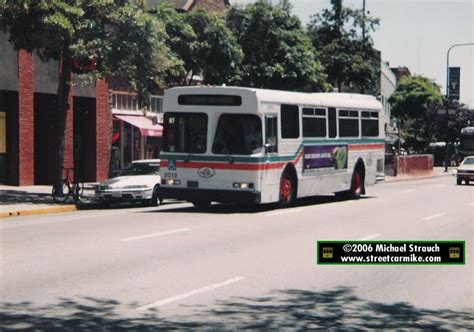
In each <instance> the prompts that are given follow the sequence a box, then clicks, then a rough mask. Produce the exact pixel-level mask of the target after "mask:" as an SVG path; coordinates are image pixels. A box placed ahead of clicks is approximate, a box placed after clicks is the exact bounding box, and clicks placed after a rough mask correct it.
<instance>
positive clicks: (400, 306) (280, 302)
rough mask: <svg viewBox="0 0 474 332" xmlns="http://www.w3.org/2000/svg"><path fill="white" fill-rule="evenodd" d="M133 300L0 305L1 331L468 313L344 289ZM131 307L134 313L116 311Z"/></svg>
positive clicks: (398, 325)
mask: <svg viewBox="0 0 474 332" xmlns="http://www.w3.org/2000/svg"><path fill="white" fill-rule="evenodd" d="M137 306H138V305H137V304H136V303H132V304H129V305H123V304H120V303H119V302H117V301H115V300H107V299H97V298H90V297H84V298H81V299H80V300H79V301H76V300H71V299H60V300H59V301H58V303H56V304H50V305H45V306H35V305H34V304H33V303H31V302H21V303H2V304H1V307H0V329H1V330H2V331H13V330H14V331H27V330H35V331H51V330H61V331H65V330H66V331H67V330H93V331H95V330H102V331H103V330H105V331H125V330H134V331H137V330H161V329H163V330H169V329H179V330H188V329H195V328H200V329H205V330H240V329H252V330H253V329H258V330H282V329H283V330H306V329H321V330H322V329H324V330H327V329H329V330H353V331H362V330H367V329H389V330H401V329H404V330H405V329H406V330H430V331H446V330H452V331H456V330H472V329H474V315H473V313H472V311H471V312H469V311H455V310H449V309H446V310H430V309H423V308H417V307H415V306H413V305H411V304H409V303H405V302H397V303H378V302H372V301H367V300H364V299H361V298H359V297H357V296H355V295H354V294H353V292H352V290H351V289H350V288H337V289H333V290H329V291H323V292H313V291H308V290H297V289H293V290H284V291H275V292H272V293H271V294H270V295H269V296H267V297H262V298H245V297H237V298H231V299H230V300H229V301H219V302H217V303H216V304H215V305H214V306H213V307H212V309H203V308H202V307H191V308H192V309H193V310H194V313H193V314H191V315H189V316H175V317H172V318H164V317H160V315H159V311H147V312H145V314H142V312H139V311H135V310H134V309H135V308H137ZM123 309H128V310H130V309H132V312H135V313H136V314H134V315H121V314H120V313H119V312H120V311H121V310H123Z"/></svg>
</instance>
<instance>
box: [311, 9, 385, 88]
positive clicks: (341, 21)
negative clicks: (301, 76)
mask: <svg viewBox="0 0 474 332" xmlns="http://www.w3.org/2000/svg"><path fill="white" fill-rule="evenodd" d="M331 3H332V8H331V9H325V10H323V12H322V13H320V14H316V15H314V16H312V18H311V21H310V23H309V24H308V27H307V28H308V34H309V36H310V38H311V40H312V42H313V45H314V47H316V48H317V49H318V50H319V51H320V54H319V59H320V61H321V63H322V64H323V66H324V68H325V72H326V74H327V76H328V81H329V82H330V83H331V84H332V85H333V86H334V87H337V88H338V90H339V91H343V90H344V88H345V87H353V88H355V87H358V88H359V89H360V91H361V92H364V91H365V90H366V89H373V88H374V87H375V83H376V82H377V75H378V73H379V69H378V66H379V65H380V62H379V61H380V60H379V52H378V51H377V50H375V49H374V48H373V41H372V39H371V38H370V35H369V33H370V32H373V31H375V29H376V27H377V25H378V24H379V20H378V19H375V18H371V17H369V16H365V15H364V13H363V12H362V10H355V9H351V8H348V7H344V6H343V5H342V0H331ZM364 29H365V35H364V34H363V30H364Z"/></svg>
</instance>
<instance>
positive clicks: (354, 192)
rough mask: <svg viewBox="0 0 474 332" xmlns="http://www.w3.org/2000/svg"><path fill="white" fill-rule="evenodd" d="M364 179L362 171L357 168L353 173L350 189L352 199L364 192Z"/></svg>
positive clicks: (357, 197)
mask: <svg viewBox="0 0 474 332" xmlns="http://www.w3.org/2000/svg"><path fill="white" fill-rule="evenodd" d="M363 180H364V178H363V176H362V173H361V171H360V170H359V169H356V170H355V171H354V174H352V182H351V189H350V191H349V196H350V198H351V199H359V198H360V195H361V194H362V186H363Z"/></svg>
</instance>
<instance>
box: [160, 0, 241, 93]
mask: <svg viewBox="0 0 474 332" xmlns="http://www.w3.org/2000/svg"><path fill="white" fill-rule="evenodd" d="M156 18H157V19H158V20H160V21H161V22H162V23H163V24H164V26H165V29H166V37H165V40H166V44H167V46H168V47H169V49H170V50H171V52H172V53H173V54H174V56H175V57H176V58H177V59H178V61H179V67H176V68H177V70H176V71H175V72H174V74H175V75H170V76H169V77H168V78H167V79H166V81H167V84H168V85H173V84H185V85H186V84H191V83H192V78H193V76H194V75H198V74H200V75H202V76H203V82H204V83H206V84H222V83H227V82H228V81H232V80H235V79H236V77H238V73H239V65H240V62H241V60H242V50H241V48H240V46H239V44H238V43H237V40H236V39H235V37H234V35H233V34H232V32H231V31H230V30H229V28H228V27H227V26H226V25H225V20H224V19H223V18H222V17H221V16H219V15H217V14H216V13H211V12H207V11H203V10H198V11H195V12H191V13H178V12H177V11H176V10H175V9H174V7H172V6H170V5H169V4H161V5H160V6H158V7H157V11H156Z"/></svg>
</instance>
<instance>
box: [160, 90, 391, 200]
mask: <svg viewBox="0 0 474 332" xmlns="http://www.w3.org/2000/svg"><path fill="white" fill-rule="evenodd" d="M163 106H164V134H163V147H162V152H161V156H160V158H161V178H162V180H161V188H160V195H161V196H162V197H163V198H176V199H181V200H187V201H189V202H192V203H193V204H194V205H195V206H196V207H198V208H204V207H207V206H208V205H209V204H210V203H211V202H229V203H250V204H258V203H271V202H279V203H280V204H281V205H282V206H288V205H291V204H293V203H294V202H295V200H296V199H297V198H300V197H307V196H314V195H321V194H328V193H335V194H336V195H338V196H342V197H347V198H359V197H360V195H361V194H365V188H366V186H369V185H373V184H374V183H375V179H376V175H377V174H381V173H383V164H384V121H383V119H382V116H383V114H382V112H381V110H382V106H381V104H380V102H378V101H377V100H376V98H375V97H372V96H366V95H357V94H343V93H299V92H287V91H276V90H264V89H252V88H241V87H179V88H172V89H170V90H168V91H167V92H166V93H165V95H164V101H163Z"/></svg>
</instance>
